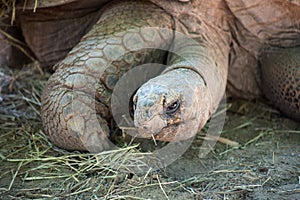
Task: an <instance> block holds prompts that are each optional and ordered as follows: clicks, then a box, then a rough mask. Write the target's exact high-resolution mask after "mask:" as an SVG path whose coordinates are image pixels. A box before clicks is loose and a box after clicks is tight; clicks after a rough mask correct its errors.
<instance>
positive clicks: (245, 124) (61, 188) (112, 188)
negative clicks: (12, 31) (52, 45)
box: [0, 68, 300, 200]
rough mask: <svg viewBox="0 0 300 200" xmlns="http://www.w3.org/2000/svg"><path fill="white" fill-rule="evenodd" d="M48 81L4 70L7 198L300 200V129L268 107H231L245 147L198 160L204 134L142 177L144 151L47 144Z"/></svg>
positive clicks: (1, 97)
mask: <svg viewBox="0 0 300 200" xmlns="http://www.w3.org/2000/svg"><path fill="white" fill-rule="evenodd" d="M48 76H49V75H43V76H42V75H40V74H39V73H38V72H36V71H33V70H25V69H23V70H22V71H19V70H13V71H12V70H8V69H4V68H1V70H0V199H195V200H196V199H300V124H299V123H297V122H295V121H293V120H290V119H288V118H285V117H284V116H282V115H281V114H280V113H279V112H278V111H276V109H274V108H272V107H271V106H269V105H267V102H264V103H263V102H260V101H257V102H248V101H245V100H229V101H228V103H227V105H228V106H230V108H229V110H227V113H226V122H225V127H224V129H223V131H222V134H221V137H223V138H226V139H228V140H230V141H234V142H238V143H239V145H238V146H236V147H232V146H230V145H229V144H230V143H229V142H228V141H227V142H225V143H224V142H218V143H217V145H216V146H215V147H214V148H213V149H212V151H211V152H210V153H209V154H208V155H207V156H206V157H204V158H199V151H201V148H200V146H201V144H202V142H203V136H202V135H201V134H198V135H197V137H196V138H195V139H194V141H193V143H192V145H191V146H190V147H189V149H188V150H187V151H186V152H185V154H184V155H183V156H181V157H180V158H178V159H177V160H176V161H175V162H174V163H172V164H170V165H169V166H167V167H164V168H162V169H160V170H155V171H151V170H149V171H147V173H139V174H138V173H133V172H132V171H131V170H130V169H131V168H132V167H133V166H136V165H138V164H139V163H138V161H139V159H138V157H139V156H140V155H142V154H141V153H139V150H138V148H135V147H125V148H124V149H123V150H120V151H118V152H115V151H114V152H107V153H103V154H101V153H100V154H96V155H93V154H87V153H84V152H67V151H64V150H61V149H58V148H57V147H55V146H53V145H52V144H51V142H49V141H48V139H47V137H46V136H45V135H44V130H43V127H42V123H41V119H40V114H39V108H40V95H41V91H42V89H43V86H44V84H45V82H46V79H47V77H48ZM116 166H117V167H116Z"/></svg>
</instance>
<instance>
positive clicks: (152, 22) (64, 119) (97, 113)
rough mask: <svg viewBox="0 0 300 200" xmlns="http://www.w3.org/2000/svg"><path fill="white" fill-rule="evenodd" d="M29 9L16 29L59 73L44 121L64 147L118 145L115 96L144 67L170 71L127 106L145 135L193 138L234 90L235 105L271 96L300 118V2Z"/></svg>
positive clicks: (71, 2)
mask: <svg viewBox="0 0 300 200" xmlns="http://www.w3.org/2000/svg"><path fill="white" fill-rule="evenodd" d="M20 4H21V8H19V9H17V10H16V22H15V23H16V26H17V27H18V29H19V30H20V31H21V33H22V37H23V39H24V41H25V43H26V44H27V45H28V47H29V49H30V50H31V52H32V53H33V55H34V57H35V59H37V60H38V61H39V63H40V65H41V66H43V67H47V66H53V70H54V71H55V72H54V73H53V75H52V76H51V77H50V79H49V81H48V83H47V85H46V87H45V90H44V94H43V97H42V120H43V125H44V128H45V131H46V133H47V135H49V137H50V139H51V141H53V143H54V144H56V145H57V146H59V147H61V148H65V149H68V150H93V151H102V150H105V149H109V148H110V147H111V145H110V142H109V140H108V138H109V136H110V134H111V133H112V132H113V129H115V128H116V125H115V124H116V123H115V121H114V117H113V116H114V114H113V113H112V110H113V109H114V108H113V106H112V105H117V107H118V105H119V104H112V99H113V98H112V97H113V93H114V89H115V87H116V85H118V87H119V88H122V87H124V88H125V87H129V85H127V84H125V83H126V81H124V82H122V84H118V80H119V79H121V78H122V77H123V75H125V74H126V73H127V72H128V71H130V70H132V69H134V67H135V66H141V65H143V64H148V65H147V69H149V70H150V71H151V66H152V65H153V66H154V65H157V64H161V65H164V68H162V69H161V71H159V72H157V74H156V75H155V76H154V77H151V78H148V79H149V80H146V81H145V83H141V85H140V86H139V88H138V89H137V90H135V91H134V92H133V93H131V94H130V95H129V97H128V98H127V99H125V100H126V101H127V102H125V103H124V104H122V105H125V108H126V110H128V113H129V114H131V115H130V116H131V118H132V119H133V124H134V126H135V127H136V130H138V134H140V135H141V136H143V137H148V138H151V137H153V138H155V139H157V140H162V141H173V140H182V139H187V138H190V137H192V136H193V135H194V133H195V131H198V130H200V129H202V128H203V126H204V125H205V124H206V122H207V121H208V120H209V118H210V117H211V116H212V114H213V113H214V112H215V110H216V109H217V107H218V105H219V103H220V101H221V99H222V98H223V96H224V93H225V90H226V91H227V96H231V97H239V98H246V99H255V98H259V97H266V98H267V99H269V100H270V101H271V102H272V103H273V105H274V106H275V107H277V108H278V109H279V110H280V111H281V112H282V113H283V114H284V115H286V116H288V117H291V118H293V119H295V120H300V108H299V106H300V1H299V0H294V1H290V0H252V1H247V0H214V1H204V0H90V1H80V0H59V1H52V0H48V1H46V0H45V1H43V0H39V1H27V4H26V5H23V3H20ZM2 37H4V36H3V35H2ZM2 44H3V41H2ZM12 55H14V54H12ZM2 60H5V59H2ZM143 71H147V70H145V68H143V69H142V70H140V71H139V73H138V74H140V75H141V76H143ZM131 78H134V76H131ZM136 78H138V77H137V76H136ZM127 81H128V80H127ZM133 81H134V80H133ZM119 90H120V89H119ZM121 101H122V99H121ZM120 105H121V104H120ZM123 108H124V106H123ZM118 109H119V108H115V110H116V111H118ZM191 130H193V131H191Z"/></svg>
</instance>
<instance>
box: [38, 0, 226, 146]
mask: <svg viewBox="0 0 300 200" xmlns="http://www.w3.org/2000/svg"><path fill="white" fill-rule="evenodd" d="M140 12H143V15H140ZM116 14H117V15H116ZM141 27H143V28H146V27H161V28H167V29H169V30H172V29H174V21H173V19H172V17H171V16H170V15H168V14H167V13H166V12H165V11H164V10H162V9H161V8H159V7H157V6H156V5H154V4H152V3H149V2H131V1H128V2H119V3H115V4H113V5H111V6H108V7H106V8H105V11H104V12H103V13H102V16H101V17H100V20H99V21H98V22H97V24H96V25H95V26H94V27H93V29H92V30H91V31H90V32H89V33H88V34H87V35H85V36H84V37H83V39H82V41H81V42H80V43H79V44H78V45H77V46H76V47H75V48H74V49H73V50H72V51H71V52H70V53H69V55H68V56H67V58H65V59H64V60H63V61H62V62H60V63H59V64H58V65H57V66H56V68H57V69H56V72H55V73H54V74H53V75H52V76H51V78H50V79H49V81H48V84H47V86H46V88H45V91H44V95H43V98H42V105H43V106H42V118H43V123H44V126H45V130H46V132H47V133H48V134H49V136H50V139H51V140H52V141H53V142H54V143H55V144H56V145H57V146H59V147H62V148H65V149H70V150H73V149H77V150H90V151H102V150H104V149H110V148H111V147H112V146H111V144H110V142H109V140H108V139H107V136H108V133H109V126H108V125H107V122H110V120H111V113H110V107H109V106H110V96H111V92H112V90H113V87H114V84H115V83H116V81H117V79H118V78H119V77H121V75H122V73H124V72H126V71H127V70H129V69H130V68H131V67H133V66H136V65H140V64H142V63H147V62H148V63H151V62H158V63H163V60H165V59H166V55H163V54H161V53H160V54H159V55H160V56H159V57H158V58H154V57H153V56H152V55H153V54H155V52H156V51H157V50H155V49H159V48H162V49H170V45H171V44H172V41H173V38H174V37H175V36H176V34H175V33H174V32H173V31H167V32H165V33H164V32H159V31H158V32H156V33H153V32H150V33H151V34H150V35H149V31H148V30H147V29H135V28H141ZM152 31H153V30H152ZM153 37H154V38H153ZM195 44H196V43H195ZM195 44H194V45H195ZM141 46H146V47H149V46H150V47H153V49H143V50H139V48H140V47H141ZM191 47H192V46H191V45H187V43H185V42H184V41H183V42H182V43H178V46H175V47H173V48H178V49H179V52H180V51H182V53H181V55H182V56H186V57H187V60H188V61H189V60H190V61H191V62H188V61H183V60H182V59H179V58H178V56H176V55H173V56H170V58H169V62H168V65H169V66H170V71H169V72H168V71H167V72H165V74H163V75H161V76H159V77H157V79H159V80H161V81H162V83H163V84H164V89H165V90H166V91H167V93H168V91H170V93H172V92H173V94H174V93H176V94H177V95H180V96H181V100H182V102H181V103H182V108H184V106H186V108H185V109H186V110H185V109H184V110H182V114H181V117H183V118H182V119H181V120H186V122H185V123H182V124H186V125H189V126H191V125H192V126H193V127H195V128H196V130H198V127H199V128H202V126H204V124H205V123H206V121H207V120H208V118H209V115H210V114H211V113H212V112H213V111H214V109H215V108H216V106H217V104H218V101H219V100H220V99H221V96H222V95H223V94H222V92H219V93H218V94H217V93H215V94H211V93H210V91H209V87H208V86H207V85H206V84H209V85H210V84H211V83H210V82H215V83H218V84H216V85H217V87H219V88H222V87H223V91H224V89H225V84H224V83H222V82H218V81H216V80H214V78H218V74H216V75H215V74H213V73H210V72H209V71H208V70H206V71H205V69H209V68H213V67H215V66H214V63H210V62H211V60H210V59H203V58H209V56H208V55H207V52H206V51H205V48H204V47H198V46H197V45H195V46H194V48H195V49H194V50H196V53H195V51H194V50H193V51H191V52H189V51H188V49H190V48H191ZM187 48H188V49H187ZM135 49H137V50H138V51H137V52H135ZM184 49H186V50H184ZM125 53H127V56H125ZM190 53H192V54H190ZM185 54H186V55H185ZM137 55H139V57H138V56H137ZM128 57H129V58H128ZM201 58H202V60H201ZM197 61H198V62H197ZM107 67H109V68H108V69H107V70H105V69H106V68H107ZM172 68H185V70H183V69H173V70H172ZM181 71H183V72H184V73H182V72H181ZM214 71H217V70H214ZM174 73H175V74H176V73H177V74H178V79H177V80H178V84H170V83H172V81H174V80H173V79H174V77H173V76H174ZM204 73H207V74H205V75H206V76H207V80H203V79H202V78H203V76H204ZM192 77H193V78H192ZM210 79H211V80H210ZM99 80H100V81H99ZM191 80H193V82H194V84H193V85H191V84H190V81H191ZM205 81H206V82H209V83H206V84H205ZM167 83H168V84H167ZM145 87H147V86H145ZM156 89H158V90H156V91H159V88H156ZM153 92H155V91H153ZM187 92H188V93H187ZM191 93H194V95H191ZM153 94H154V93H153ZM173 97H174V96H172V95H169V96H168V94H167V96H166V102H168V101H172V100H173ZM199 98H202V99H201V100H200V99H199ZM211 98H215V99H214V100H212V99H211ZM200 101H202V102H203V103H205V104H207V106H205V107H199V109H195V108H197V106H196V105H197V104H199V102H200ZM139 102H140V101H139ZM139 102H138V104H137V105H139ZM211 102H215V103H214V104H215V105H214V107H213V105H211V104H212V103H211ZM190 109H192V110H193V114H192V113H190V111H189V110H190ZM144 111H145V110H144ZM141 112H143V111H141ZM136 113H139V111H138V110H137V111H136ZM188 113H189V114H188ZM199 113H202V116H201V117H199ZM137 115H138V114H135V117H136V119H135V123H136V124H137V123H139V122H140V121H141V120H143V119H142V118H141V117H140V116H137ZM169 121H170V120H169ZM99 123H100V124H101V128H100V126H99ZM155 123H158V122H155ZM178 123H179V122H176V123H175V122H174V123H167V124H164V126H165V128H166V126H168V127H167V128H166V129H164V131H161V132H160V133H159V134H158V136H157V139H161V140H168V141H169V140H172V139H173V138H174V133H171V131H170V130H174V129H175V128H176V127H177V126H178ZM161 128H162V127H161ZM195 128H194V129H195ZM181 131H184V132H185V131H186V130H184V127H182V130H181ZM170 134H171V135H170ZM177 134H178V135H179V138H188V137H191V135H188V134H187V135H186V136H184V135H183V133H180V132H179V133H177ZM180 135H181V136H180ZM148 137H149V136H148Z"/></svg>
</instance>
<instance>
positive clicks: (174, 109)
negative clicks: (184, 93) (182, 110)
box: [166, 100, 180, 115]
mask: <svg viewBox="0 0 300 200" xmlns="http://www.w3.org/2000/svg"><path fill="white" fill-rule="evenodd" d="M179 107H180V102H179V100H177V101H175V102H173V103H172V104H171V105H169V106H168V107H167V110H166V114H167V115H173V114H175V113H176V112H177V110H178V109H179Z"/></svg>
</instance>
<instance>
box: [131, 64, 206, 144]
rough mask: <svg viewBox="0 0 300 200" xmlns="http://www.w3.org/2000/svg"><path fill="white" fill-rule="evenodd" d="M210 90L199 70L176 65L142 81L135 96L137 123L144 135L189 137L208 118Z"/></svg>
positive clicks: (174, 138) (135, 117)
mask: <svg viewBox="0 0 300 200" xmlns="http://www.w3.org/2000/svg"><path fill="white" fill-rule="evenodd" d="M209 104H211V98H210V94H209V93H208V90H207V87H206V85H205V82H204V80H203V79H202V78H201V76H200V75H199V74H197V73H196V72H194V71H192V70H189V69H176V70H172V71H169V72H167V73H165V74H162V75H159V76H157V77H155V78H153V79H150V80H149V81H148V82H146V83H145V84H143V85H142V86H141V87H140V88H139V89H138V90H137V92H136V94H135V96H134V98H133V105H134V125H135V127H136V128H137V130H138V132H139V135H140V136H141V137H146V138H150V137H153V136H154V138H155V139H157V140H161V141H178V140H183V139H188V138H190V137H192V136H194V135H195V134H196V132H197V131H198V130H199V129H201V128H202V127H203V126H204V125H205V123H206V121H207V120H208V118H209V109H207V108H209Z"/></svg>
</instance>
